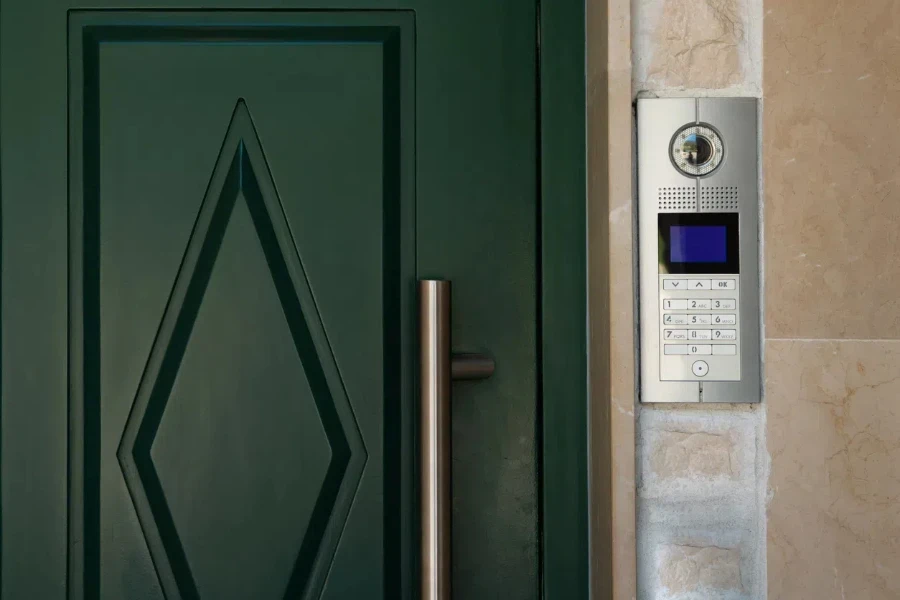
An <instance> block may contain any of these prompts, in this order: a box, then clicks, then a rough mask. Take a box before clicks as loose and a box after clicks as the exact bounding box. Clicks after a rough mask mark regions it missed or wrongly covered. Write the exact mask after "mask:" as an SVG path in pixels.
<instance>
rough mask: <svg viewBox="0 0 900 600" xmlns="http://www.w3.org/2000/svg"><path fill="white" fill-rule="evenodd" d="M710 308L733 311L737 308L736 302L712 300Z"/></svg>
mask: <svg viewBox="0 0 900 600" xmlns="http://www.w3.org/2000/svg"><path fill="white" fill-rule="evenodd" d="M712 307H713V309H715V310H734V309H735V308H737V302H736V301H735V300H714V301H713V306H712Z"/></svg>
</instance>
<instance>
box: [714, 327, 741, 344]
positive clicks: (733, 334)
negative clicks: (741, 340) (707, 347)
mask: <svg viewBox="0 0 900 600" xmlns="http://www.w3.org/2000/svg"><path fill="white" fill-rule="evenodd" d="M712 339H714V340H729V341H730V340H736V339H737V331H735V330H734V329H715V330H713V336H712Z"/></svg>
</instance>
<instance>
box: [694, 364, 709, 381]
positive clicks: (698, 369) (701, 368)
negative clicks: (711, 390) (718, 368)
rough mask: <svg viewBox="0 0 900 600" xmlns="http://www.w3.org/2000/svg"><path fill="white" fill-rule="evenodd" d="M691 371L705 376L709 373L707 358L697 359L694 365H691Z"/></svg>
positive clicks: (698, 375)
mask: <svg viewBox="0 0 900 600" xmlns="http://www.w3.org/2000/svg"><path fill="white" fill-rule="evenodd" d="M691 372H692V373H693V374H694V375H696V376H697V377H705V376H706V374H707V373H709V365H708V364H706V361H705V360H698V361H695V362H694V364H693V365H691Z"/></svg>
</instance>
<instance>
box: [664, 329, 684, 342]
mask: <svg viewBox="0 0 900 600" xmlns="http://www.w3.org/2000/svg"><path fill="white" fill-rule="evenodd" d="M663 338H664V339H665V340H666V341H669V340H686V339H687V338H688V332H687V329H666V332H665V335H663Z"/></svg>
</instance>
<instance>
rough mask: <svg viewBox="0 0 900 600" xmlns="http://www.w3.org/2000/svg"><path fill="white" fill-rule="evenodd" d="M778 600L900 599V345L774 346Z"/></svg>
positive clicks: (773, 511)
mask: <svg viewBox="0 0 900 600" xmlns="http://www.w3.org/2000/svg"><path fill="white" fill-rule="evenodd" d="M766 353H767V356H766V358H767V361H766V362H767V382H766V390H767V399H768V403H769V418H768V445H769V451H770V453H771V456H772V471H771V478H770V482H769V489H770V496H771V499H770V503H769V508H768V514H769V521H768V537H769V546H768V573H769V584H768V587H769V599H770V600H799V599H807V598H808V599H815V600H847V599H852V600H896V599H897V598H900V402H898V398H900V341H892V342H887V341H871V342H860V341H847V342H817V341H769V342H768V343H767V345H766Z"/></svg>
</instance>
